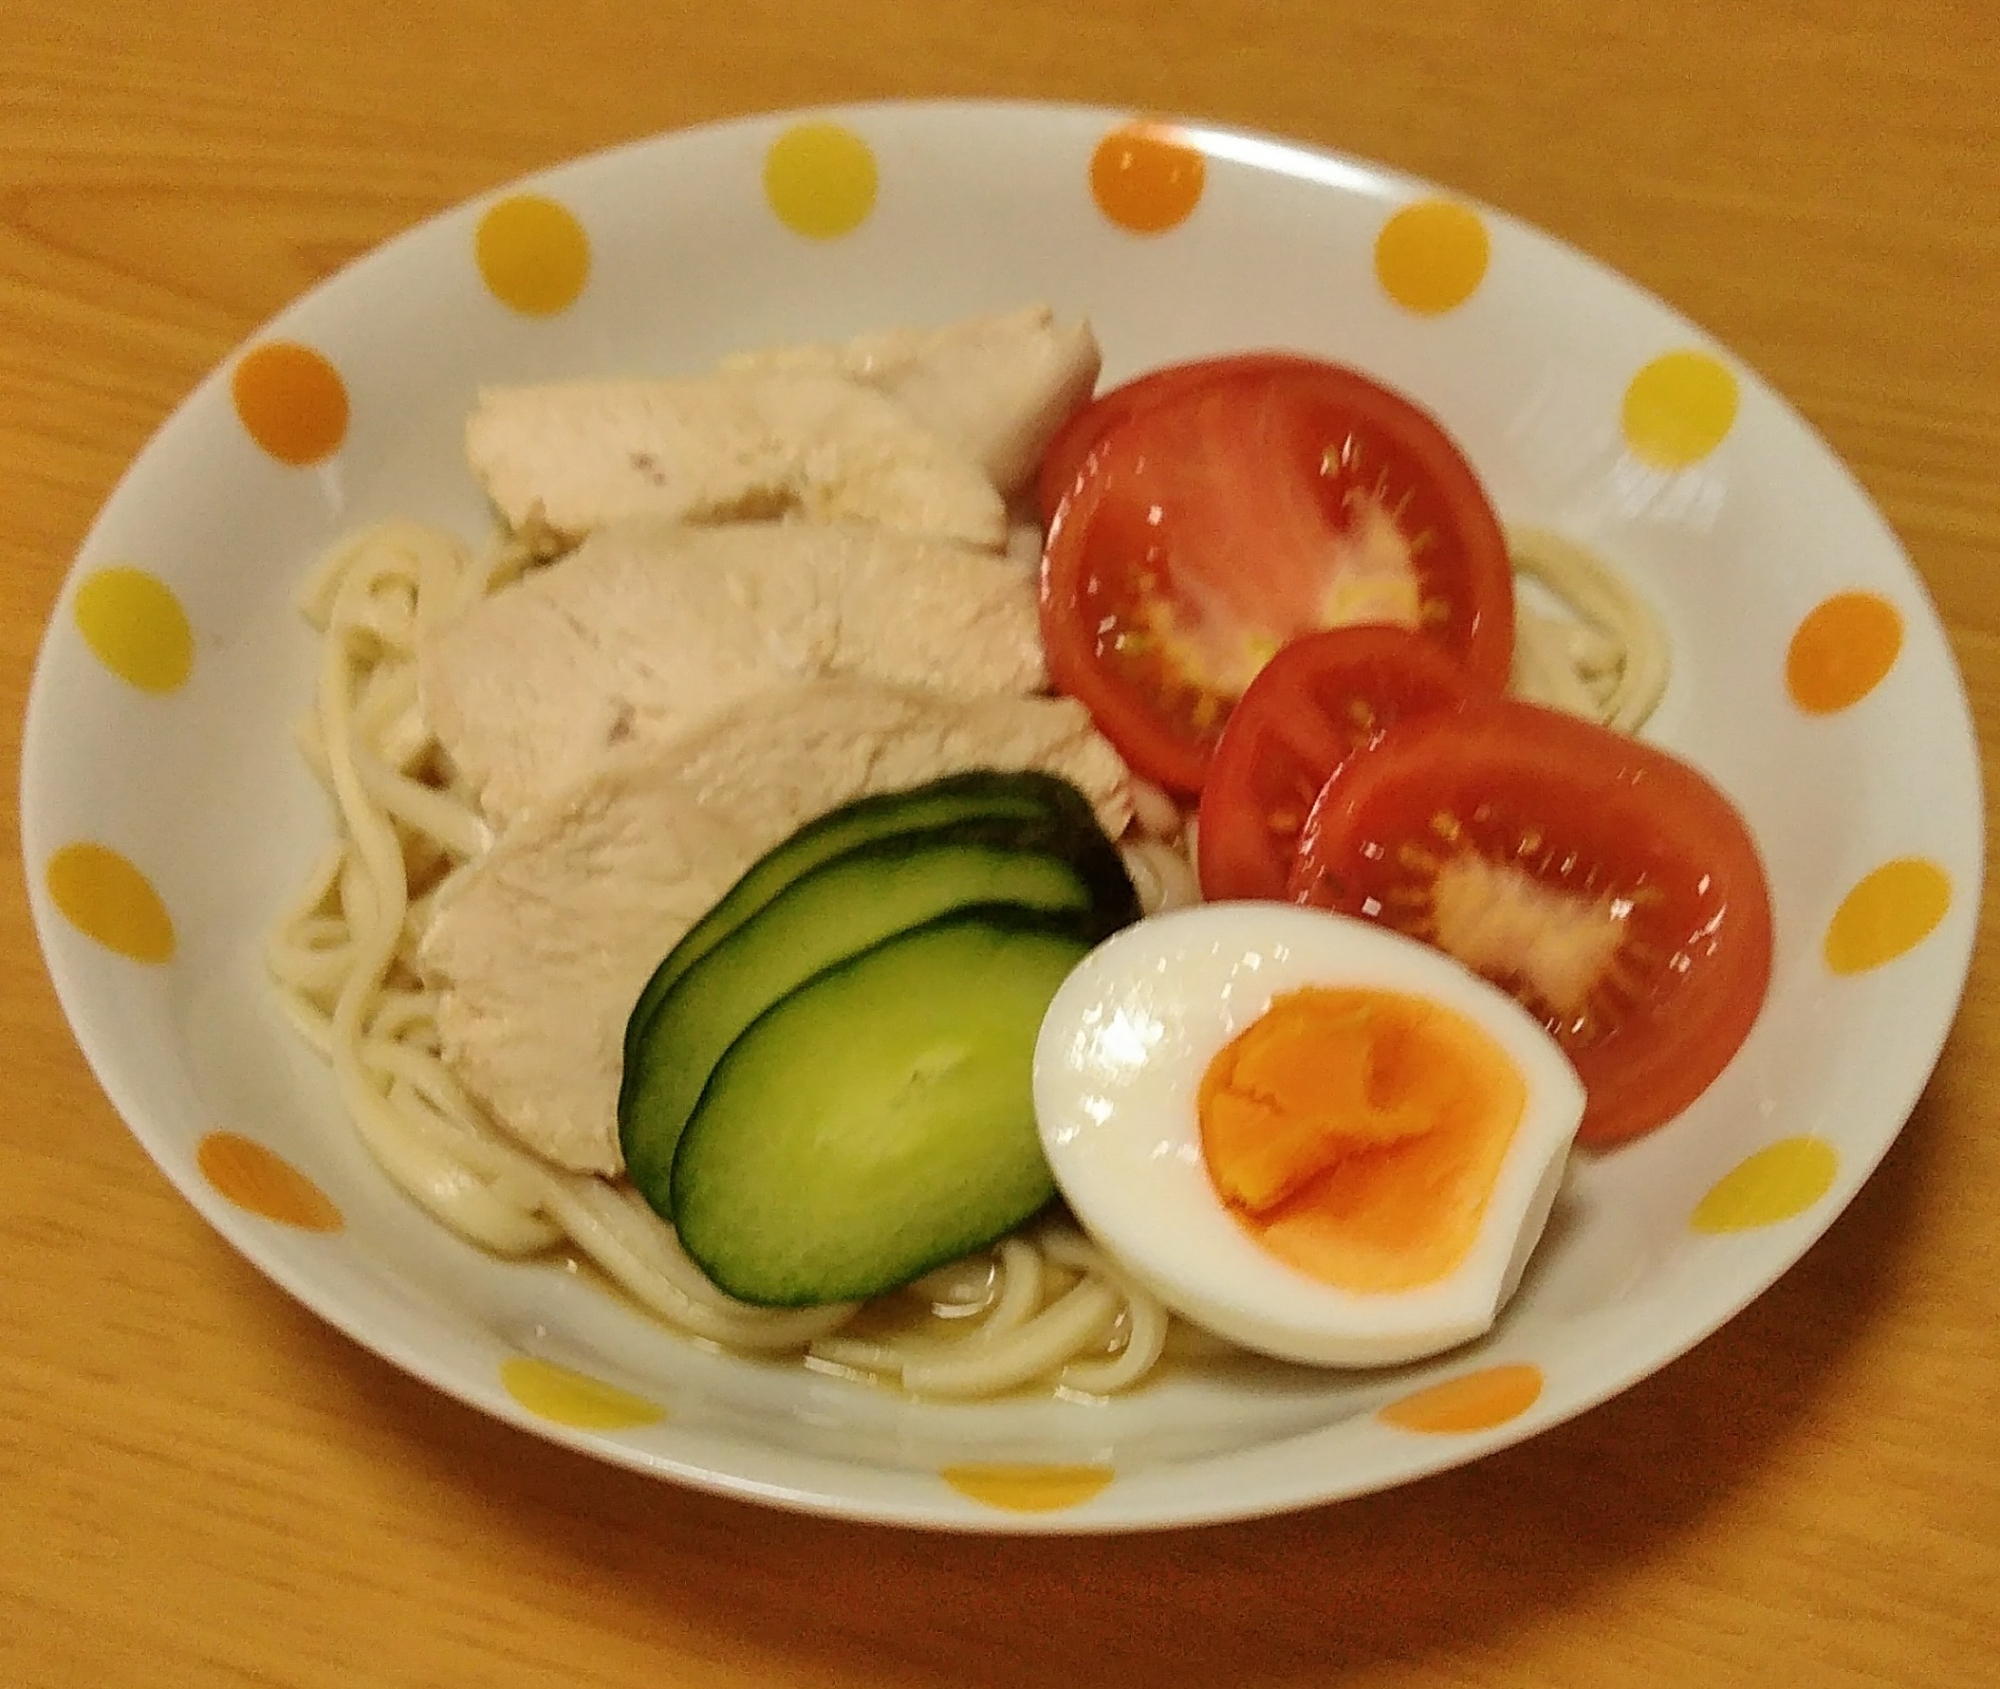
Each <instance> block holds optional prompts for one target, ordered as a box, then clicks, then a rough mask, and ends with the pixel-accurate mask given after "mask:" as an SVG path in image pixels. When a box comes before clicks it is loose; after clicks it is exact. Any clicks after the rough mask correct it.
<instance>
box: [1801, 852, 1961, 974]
mask: <svg viewBox="0 0 2000 1689" xmlns="http://www.w3.org/2000/svg"><path fill="white" fill-rule="evenodd" d="M1950 907H1951V876H1950V875H1949V874H1947V873H1946V872H1945V871H1944V870H1943V869H1942V868H1940V867H1939V866H1938V865H1937V864H1936V863H1935V862H1930V861H1927V860H1925V859H1924V858H1923V857H1921V856H1906V857H1902V858H1899V859H1898V860H1896V861H1894V862H1885V863H1883V864H1882V866H1881V867H1879V868H1877V869H1875V870H1874V872H1873V873H1870V874H1867V875H1865V876H1864V877H1863V878H1862V879H1861V880H1860V881H1859V882H1858V883H1857V884H1856V885H1855V887H1854V889H1853V890H1852V891H1850V892H1849V893H1848V894H1847V895H1846V896H1845V897H1844V898H1842V899H1841V900H1840V907H1839V908H1838V909H1836V910H1835V911H1834V912H1833V919H1832V920H1831V921H1829V922H1828V923H1827V928H1826V944H1825V955H1826V965H1827V966H1828V967H1829V968H1831V969H1832V970H1833V971H1834V972H1835V973H1837V974H1858V973H1866V972H1867V971H1868V970H1869V969H1871V968H1879V967H1881V966H1883V965H1884V964H1885V963H1888V962H1893V961H1894V960H1895V959H1896V958H1897V957H1898V956H1901V955H1904V954H1906V953H1907V952H1909V951H1911V950H1914V949H1915V948H1916V947H1917V946H1918V945H1919V944H1921V943H1922V942H1923V941H1924V940H1925V939H1927V938H1929V937H1930V935H1931V934H1932V933H1933V932H1935V931H1936V930H1937V926H1938V923H1939V922H1940V921H1942V920H1943V919H1944V917H1945V912H1946V911H1947V910H1948V909H1949V908H1950Z"/></svg>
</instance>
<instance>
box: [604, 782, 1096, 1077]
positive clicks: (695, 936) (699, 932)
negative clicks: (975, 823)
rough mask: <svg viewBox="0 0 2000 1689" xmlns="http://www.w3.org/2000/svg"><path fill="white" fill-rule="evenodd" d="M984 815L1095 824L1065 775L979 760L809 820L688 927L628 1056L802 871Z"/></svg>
mask: <svg viewBox="0 0 2000 1689" xmlns="http://www.w3.org/2000/svg"><path fill="white" fill-rule="evenodd" d="M987 816H1015V817H1020V818H1023V819H1026V818H1031V817H1035V816H1042V817H1045V818H1047V819H1049V820H1051V821H1058V822H1067V823H1069V824H1070V825H1072V826H1074V827H1076V828H1077V829H1079V830H1081V829H1084V828H1090V829H1095V828H1096V827H1097V818H1096V816H1095V814H1094V813H1093V812H1092V810H1091V807H1090V802H1089V800H1088V799H1087V798H1085V797H1084V795H1083V794H1082V793H1081V792H1079V791H1078V790H1077V789H1076V788H1075V787H1074V786H1072V785H1071V784H1070V783H1069V782H1068V781H1067V780H1064V779H1061V778H1059V777H1058V776H1056V775H1053V774H1044V773H1042V772H1041V771H1040V770H1039V769H1018V770H1005V769H993V768H975V769H970V770H968V771H966V772H965V773H962V774H947V775H945V776H943V777H942V778H940V779H937V780H931V781H928V782H926V783H925V784H924V785H921V786H912V787H910V788H908V789H907V790H905V791H900V792H880V793H875V794H873V795H871V796H869V797H865V798H856V799H854V800H853V801H852V802H850V803H845V804H842V805H841V806H840V807H839V808H837V809H831V810H828V811H827V812H826V814H824V815H821V816H819V817H817V818H816V819H814V820H812V821H808V822H807V823H806V824H805V825H804V826H803V827H801V828H799V830H798V831H797V832H795V833H793V834H792V835H791V836H790V837H789V838H787V839H786V840H785V841H784V842H783V843H782V844H779V845H777V846H775V847H773V848H772V849H771V850H769V851H767V852H766V853H765V854H764V855H763V856H762V857H760V858H759V859H758V860H757V861H756V862H754V863H753V864H752V865H751V866H750V867H749V868H748V869H746V870H745V871H744V873H743V875H742V877H741V878H740V879H738V880H737V882H736V883H735V885H733V886H731V887H730V889H729V890H728V891H727V892H725V893H724V894H723V896H722V898H721V900H720V901H719V902H718V903H717V904H716V905H715V907H714V908H712V909H711V910H709V912H708V913H707V914H706V915H704V916H703V917H702V918H701V919H700V920H699V921H697V922H696V923H695V924H694V926H693V927H692V928H690V929H689V931H688V932H687V934H686V936H685V937H683V938H682V939H681V941H680V943H678V944H677V945H675V946H674V948H673V949H672V950H670V951H669V952H668V953H667V956H666V959H665V960H664V961H663V962H661V963H660V965H659V967H658V968H657V969H655V970H654V973H653V977H652V978H651V979H649V980H648V981H647V982H646V988H645V990H644V991H642V992H641V993H640V994H639V1000H638V1002H637V1004H635V1005H634V1007H633V1010H632V1014H631V1018H630V1019H629V1020H628V1021H627V1022H626V1024H625V1059H626V1062H627V1064H628V1065H629V1063H630V1061H631V1058H632V1052H633V1050H634V1048H635V1046H636V1045H637V1043H638V1040H639V1035H640V1034H641V1033H642V1032H643V1031H644V1030H645V1027H646V1023H647V1022H648V1021H649V1020H650V1019H652V1015H653V1011H654V1010H655V1009H656V1008H658V1007H659V1003H660V999H661V998H662V997H664V996H665V995H666V994H667V991H668V989H669V988H670V987H671V986H672V985H673V983H674V981H676V980H677V979H679V978H680V977H681V975H682V974H684V973H686V972H687V971H688V969H689V968H690V967H692V966H693V965H694V964H695V962H696V961H698V960H699V959H700V958H701V957H703V956H705V955H707V954H708V952H709V951H711V950H713V949H714V948H715V947H716V945H718V944H720V943H721V942H722V940H723V939H725V938H727V937H728V936H729V935H730V934H731V933H732V932H734V931H735V930H736V929H737V928H738V927H739V926H741V925H742V924H743V923H744V922H745V921H746V920H748V919H749V918H750V917H751V916H752V915H754V914H755V913H756V912H757V911H758V910H759V909H761V908H763V907H764V905H765V904H767V903H769V902H770V901H771V899H772V898H774V897H776V896H777V895H778V893H779V892H781V891H783V890H784V889H785V887H786V886H788V885H790V884H791V883H792V882H793V881H794V880H796V879H797V878H798V877H799V876H800V875H802V874H805V873H808V872H809V871H811V870H812V869H814V868H816V867H818V866H819V864H820V863H822V862H825V861H827V860H828V859H830V858H832V857H835V856H838V855H840V854H841V853H842V852H843V851H847V850H852V849H853V848H854V847H855V846H856V845H859V844H866V843H868V842H869V841H870V840H871V839H880V838H887V837H889V836H891V835H892V834H896V833H913V832H917V831H919V830H922V829H926V828H931V827H942V826H946V825H948V824H950V823H952V822H954V821H968V820H973V819H976V818H979V817H987Z"/></svg>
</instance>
